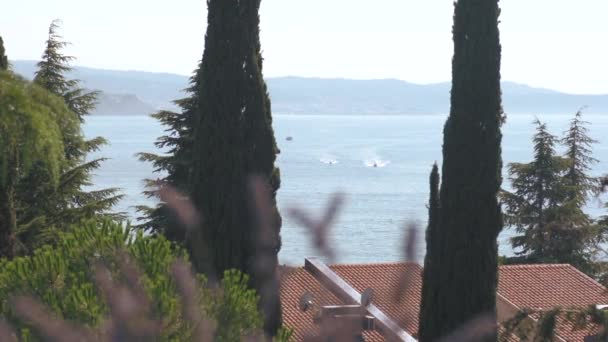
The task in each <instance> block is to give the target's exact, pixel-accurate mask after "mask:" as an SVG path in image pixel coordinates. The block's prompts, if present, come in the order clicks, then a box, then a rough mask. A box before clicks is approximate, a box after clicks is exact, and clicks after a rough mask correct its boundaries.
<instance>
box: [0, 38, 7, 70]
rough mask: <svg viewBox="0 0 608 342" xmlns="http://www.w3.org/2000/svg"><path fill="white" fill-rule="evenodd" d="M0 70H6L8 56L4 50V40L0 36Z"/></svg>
mask: <svg viewBox="0 0 608 342" xmlns="http://www.w3.org/2000/svg"><path fill="white" fill-rule="evenodd" d="M0 70H8V58H7V57H6V52H5V51H4V41H3V40H2V37H0Z"/></svg>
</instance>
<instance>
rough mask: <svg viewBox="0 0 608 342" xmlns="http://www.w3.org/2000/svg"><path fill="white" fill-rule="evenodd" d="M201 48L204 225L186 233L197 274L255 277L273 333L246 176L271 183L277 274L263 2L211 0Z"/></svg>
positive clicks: (197, 138)
mask: <svg viewBox="0 0 608 342" xmlns="http://www.w3.org/2000/svg"><path fill="white" fill-rule="evenodd" d="M207 4H208V26H207V34H206V37H205V50H204V53H203V58H202V64H201V67H200V70H199V77H200V80H199V82H200V84H199V85H198V87H197V96H198V104H197V111H196V119H195V127H194V141H193V151H194V153H193V161H194V164H193V169H192V175H191V189H192V191H191V195H192V199H193V202H194V203H195V205H196V207H197V208H198V210H199V211H200V214H201V217H202V220H203V221H202V223H201V225H200V226H199V227H197V229H194V230H192V231H191V232H190V233H189V234H188V236H187V246H188V249H189V250H190V252H191V255H192V260H193V264H194V265H195V267H196V268H197V269H198V270H199V271H208V269H209V267H211V268H213V269H214V271H215V272H223V271H224V270H226V269H230V268H236V269H239V270H241V271H244V272H245V273H248V274H250V275H251V276H252V284H253V285H255V286H256V289H257V290H258V293H260V294H261V296H262V299H261V302H262V303H265V302H269V303H273V304H272V307H263V309H264V319H265V322H264V328H265V331H266V333H267V334H268V335H270V336H273V335H274V334H275V333H276V331H277V329H278V328H279V327H280V325H281V315H280V312H281V311H280V301H279V293H278V288H275V289H273V290H272V291H270V292H269V291H268V289H266V288H264V289H263V288H260V286H261V285H260V284H263V283H264V282H265V280H267V279H261V277H265V276H260V274H258V273H257V272H256V266H257V265H256V264H255V263H254V262H255V260H254V256H255V255H256V253H257V252H258V251H256V239H257V236H256V232H255V230H256V229H255V228H256V227H255V226H256V223H255V222H256V220H255V215H254V213H253V211H252V210H251V209H252V206H251V200H250V198H251V196H250V186H249V185H250V184H249V181H250V177H251V176H254V175H256V176H259V177H261V178H262V179H263V180H264V181H265V182H267V183H268V184H269V185H270V188H271V194H272V202H273V203H272V206H273V209H272V214H271V216H272V217H270V218H269V221H270V225H271V227H269V228H270V229H269V230H270V231H271V235H272V236H270V237H269V238H270V239H271V240H272V246H270V248H269V249H270V251H269V252H270V255H271V256H272V257H270V258H268V260H266V261H265V262H264V266H265V267H267V269H269V270H271V273H272V275H273V276H274V273H275V272H276V266H277V264H278V259H277V255H278V252H279V250H280V237H279V231H280V226H281V219H280V216H279V213H278V210H277V209H276V203H275V202H276V200H275V196H276V192H277V190H278V188H279V185H280V181H279V172H278V169H277V168H276V167H275V165H274V162H275V159H276V154H277V153H278V149H277V146H276V142H275V138H274V133H273V129H272V118H271V110H270V100H269V97H268V93H267V90H266V84H265V82H264V79H263V77H262V56H261V52H260V49H261V48H260V41H259V14H258V12H259V7H260V0H252V1H239V0H209V1H208V2H207Z"/></svg>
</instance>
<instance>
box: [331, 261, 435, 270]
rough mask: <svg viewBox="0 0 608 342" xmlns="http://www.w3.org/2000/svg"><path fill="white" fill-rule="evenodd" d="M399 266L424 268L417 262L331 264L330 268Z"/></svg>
mask: <svg viewBox="0 0 608 342" xmlns="http://www.w3.org/2000/svg"><path fill="white" fill-rule="evenodd" d="M399 265H416V266H419V267H420V268H422V267H423V266H422V265H420V264H419V263H417V262H415V261H385V262H369V263H346V264H329V265H328V266H329V267H334V266H337V267H344V266H346V267H352V266H399Z"/></svg>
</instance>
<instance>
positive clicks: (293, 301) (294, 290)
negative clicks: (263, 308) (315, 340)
mask: <svg viewBox="0 0 608 342" xmlns="http://www.w3.org/2000/svg"><path fill="white" fill-rule="evenodd" d="M281 279H282V282H281V302H282V309H283V323H284V324H285V325H286V326H287V327H289V328H292V329H294V336H293V338H294V339H295V340H296V341H302V340H303V339H304V337H305V336H307V335H316V334H318V333H319V329H318V327H317V326H316V325H315V324H314V323H313V312H314V310H308V311H306V312H302V311H300V310H299V308H298V302H299V299H300V297H301V296H302V294H304V293H305V292H307V291H308V292H310V293H311V294H312V295H313V297H314V301H315V305H320V306H322V305H343V304H351V303H344V302H342V301H341V300H339V299H338V298H337V297H336V296H334V295H333V294H332V293H331V292H329V290H327V289H326V288H325V287H324V286H323V285H321V283H319V282H318V281H317V279H315V278H314V277H313V276H312V275H311V274H310V273H308V271H306V270H305V269H303V268H297V269H295V270H291V271H290V272H289V273H288V274H282V275H281ZM364 337H365V340H366V341H384V338H383V337H382V335H380V333H378V332H376V331H372V332H365V333H364Z"/></svg>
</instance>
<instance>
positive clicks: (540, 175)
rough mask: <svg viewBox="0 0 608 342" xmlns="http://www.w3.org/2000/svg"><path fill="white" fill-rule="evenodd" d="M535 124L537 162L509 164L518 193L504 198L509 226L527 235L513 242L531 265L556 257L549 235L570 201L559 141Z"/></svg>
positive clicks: (540, 124)
mask: <svg viewBox="0 0 608 342" xmlns="http://www.w3.org/2000/svg"><path fill="white" fill-rule="evenodd" d="M535 124H536V134H535V135H534V139H533V141H534V160H533V161H532V162H531V163H527V164H522V163H511V164H509V175H510V176H509V178H510V180H511V186H512V187H513V189H514V191H513V192H512V193H511V192H506V191H505V192H503V194H502V197H503V202H504V205H505V211H506V215H505V221H506V223H507V225H510V226H514V227H515V229H516V231H517V232H519V233H522V234H523V235H520V236H516V237H514V238H513V239H512V243H513V247H514V248H518V249H521V252H519V254H520V255H527V256H528V257H527V259H529V260H530V261H538V260H540V259H542V256H543V255H544V256H546V257H548V256H549V255H552V254H554V253H552V252H551V251H549V250H548V249H549V248H550V244H549V239H550V235H551V234H549V232H550V230H551V227H554V226H555V224H556V223H557V222H558V220H559V218H560V216H561V208H562V206H563V204H564V202H565V200H566V193H565V188H564V184H563V182H562V176H563V174H564V172H565V171H566V168H567V162H566V160H565V159H564V158H562V157H560V156H558V155H557V154H556V151H555V145H556V144H557V142H558V140H557V137H556V136H554V135H552V134H551V133H549V131H548V130H547V126H546V124H544V123H542V122H540V120H538V119H537V120H536V121H535ZM552 256H553V257H556V255H552Z"/></svg>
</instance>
